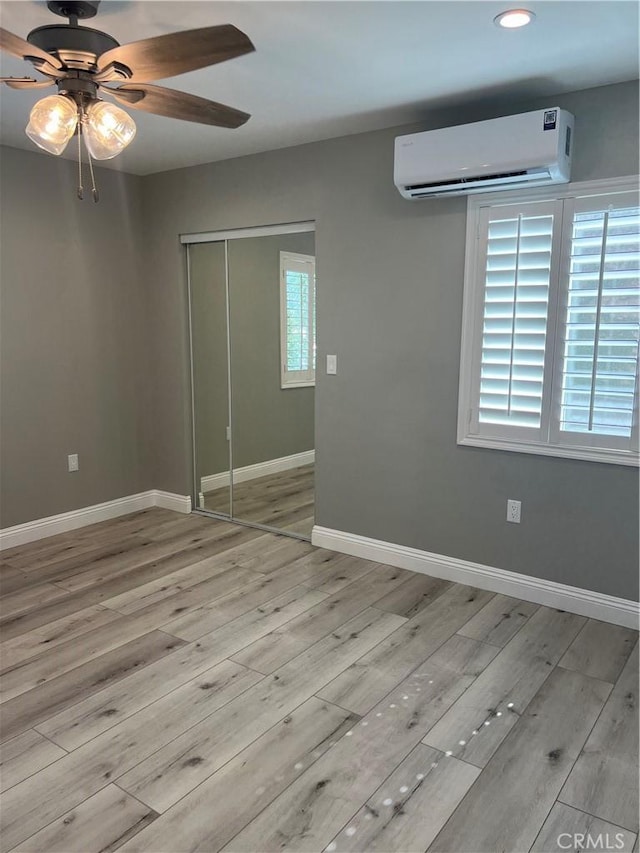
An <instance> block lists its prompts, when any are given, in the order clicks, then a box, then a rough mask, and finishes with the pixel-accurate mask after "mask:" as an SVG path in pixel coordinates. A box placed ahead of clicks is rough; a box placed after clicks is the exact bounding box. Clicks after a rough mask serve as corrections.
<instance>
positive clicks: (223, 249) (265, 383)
mask: <svg viewBox="0 0 640 853" xmlns="http://www.w3.org/2000/svg"><path fill="white" fill-rule="evenodd" d="M206 238H208V241H207V242H202V241H203V240H205V239H206ZM183 239H184V241H185V242H187V244H188V255H189V263H188V269H189V292H190V318H191V361H192V376H193V381H192V388H193V424H194V492H195V494H194V499H195V504H194V505H195V506H197V507H199V509H200V510H201V511H204V512H210V513H215V514H216V515H222V516H229V517H231V518H233V519H235V520H238V521H242V522H245V523H249V524H254V525H258V526H263V527H267V528H269V529H274V530H278V531H282V532H284V533H288V534H290V535H293V536H302V537H304V538H310V536H311V528H312V526H313V519H314V506H313V502H314V501H313V495H314V456H315V450H314V397H315V285H316V280H315V234H314V231H313V225H312V224H309V223H304V224H302V225H298V226H285V227H284V229H283V230H281V231H279V230H278V229H277V228H266V229H259V230H258V233H256V230H252V229H247V230H246V231H240V232H229V233H227V234H225V235H216V234H212V235H196V236H195V237H194V238H193V239H197V240H198V241H200V242H193V243H189V242H188V241H189V238H188V237H185V238H183ZM221 271H222V272H223V279H222V282H221V281H220V273H221ZM223 347H224V348H226V349H225V352H224V354H223V353H222V352H221V349H222V348H223ZM214 361H215V364H214V363H213V362H214Z"/></svg>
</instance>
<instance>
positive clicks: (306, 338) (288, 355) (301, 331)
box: [280, 252, 316, 388]
mask: <svg viewBox="0 0 640 853" xmlns="http://www.w3.org/2000/svg"><path fill="white" fill-rule="evenodd" d="M315 331H316V317H315V258H314V257H313V256H312V255H301V254H294V253H292V252H280V361H281V387H282V388H300V387H303V386H307V385H314V384H315V367H316V344H315V338H316V334H315Z"/></svg>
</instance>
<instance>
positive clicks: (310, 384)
mask: <svg viewBox="0 0 640 853" xmlns="http://www.w3.org/2000/svg"><path fill="white" fill-rule="evenodd" d="M315 385H316V382H315V379H313V380H311V381H310V382H287V384H286V385H283V384H281V385H280V388H281V389H282V390H283V391H286V390H287V389H288V388H315Z"/></svg>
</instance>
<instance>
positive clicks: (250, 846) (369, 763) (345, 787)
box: [224, 637, 496, 853]
mask: <svg viewBox="0 0 640 853" xmlns="http://www.w3.org/2000/svg"><path fill="white" fill-rule="evenodd" d="M495 653H496V650H495V649H494V648H493V647H491V646H487V645H486V644H483V643H478V642H477V641H476V640H470V639H467V638H464V637H452V639H451V640H449V641H448V643H446V644H445V646H443V648H442V649H440V650H439V651H438V652H436V653H435V654H434V655H433V656H432V658H431V659H430V660H429V661H428V665H427V664H425V667H424V668H421V669H420V670H419V671H418V672H417V673H415V674H414V675H412V676H411V677H410V678H408V679H406V680H405V681H404V682H402V683H401V684H400V685H399V686H398V687H397V689H396V690H394V691H393V694H392V695H390V696H389V697H387V698H386V699H385V700H384V701H383V702H381V703H380V704H379V705H377V706H375V707H374V708H373V709H372V710H371V711H370V712H369V713H368V714H367V715H366V716H365V717H364V718H363V719H362V720H361V721H360V723H358V725H356V726H354V728H353V729H352V730H351V732H347V733H346V734H345V735H344V737H342V738H341V740H339V741H338V743H336V744H335V746H333V747H332V748H331V749H330V750H329V751H328V752H327V753H326V754H325V755H324V756H322V757H321V758H319V759H318V761H316V762H315V764H313V765H312V766H311V767H310V768H309V769H308V770H306V771H305V772H304V773H303V774H302V775H301V776H300V777H299V778H298V779H297V780H296V781H295V782H293V783H292V784H291V785H290V786H289V787H288V788H287V789H286V790H285V791H283V793H282V794H280V796H279V797H278V798H277V799H276V800H274V801H273V802H272V803H271V805H270V806H268V807H267V808H266V809H265V810H264V811H262V812H261V813H260V814H259V815H258V816H257V817H256V818H255V819H254V820H253V821H252V822H251V823H249V824H248V825H247V827H246V828H245V829H244V830H243V831H242V832H240V833H239V834H238V835H237V836H236V837H235V838H234V839H233V840H232V841H231V842H229V844H228V845H227V846H226V847H225V848H224V849H225V850H226V851H245V852H246V853H249V851H250V853H254V851H256V850H261V851H305V850H309V851H320V850H324V849H325V847H326V845H327V844H328V843H330V841H331V839H332V838H334V837H335V835H336V833H337V832H339V830H340V829H341V828H342V827H343V826H344V825H345V824H346V822H347V821H348V820H349V819H350V818H351V817H352V816H353V815H354V814H355V813H357V812H358V810H359V809H360V808H361V807H362V806H363V805H364V804H365V803H366V802H367V800H368V799H369V798H370V797H371V796H372V795H373V794H374V793H375V791H376V790H377V789H378V788H379V787H380V785H381V784H382V783H383V782H384V780H385V779H386V778H387V777H388V776H389V775H390V774H391V773H392V772H393V771H394V770H395V768H396V767H397V765H398V764H399V763H400V762H402V761H403V760H404V758H405V757H406V756H407V755H408V754H409V753H410V752H411V751H412V750H413V749H415V747H416V746H417V745H418V743H419V742H420V738H421V736H422V734H423V733H424V732H425V731H426V730H427V729H428V728H429V727H430V726H431V725H433V722H434V721H435V720H436V719H437V718H438V717H439V716H440V714H441V713H442V711H443V709H445V708H447V707H448V706H449V705H450V704H451V703H452V702H453V701H454V700H455V699H456V698H457V697H458V696H460V694H461V693H462V692H463V691H464V690H465V688H467V687H468V686H469V684H470V683H471V682H472V681H473V679H474V678H475V677H476V675H477V673H478V672H479V671H481V670H482V669H483V667H484V666H486V665H487V663H488V662H489V661H490V660H492V659H493V656H494V655H495ZM427 673H428V674H429V678H428V679H426V678H424V679H422V678H420V676H422V675H426V674H427ZM470 849H471V848H470Z"/></svg>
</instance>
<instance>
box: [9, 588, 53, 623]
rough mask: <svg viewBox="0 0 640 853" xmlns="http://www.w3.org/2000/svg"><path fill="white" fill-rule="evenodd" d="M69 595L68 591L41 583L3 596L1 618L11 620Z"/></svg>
mask: <svg viewBox="0 0 640 853" xmlns="http://www.w3.org/2000/svg"><path fill="white" fill-rule="evenodd" d="M68 594H69V593H68V592H67V591H66V590H64V589H60V588H59V587H57V586H53V584H50V583H39V584H36V585H35V586H30V587H28V588H27V589H21V590H18V591H17V592H11V593H9V594H8V595H3V596H2V599H0V616H1V617H2V619H9V618H10V617H12V616H17V615H18V614H20V613H24V612H25V611H27V610H32V609H33V608H35V607H40V606H41V605H43V604H46V603H47V602H49V601H55V600H56V599H57V598H64V597H65V596H66V595H68Z"/></svg>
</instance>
